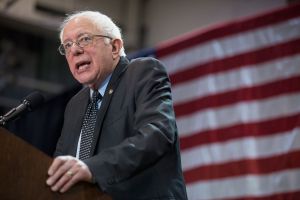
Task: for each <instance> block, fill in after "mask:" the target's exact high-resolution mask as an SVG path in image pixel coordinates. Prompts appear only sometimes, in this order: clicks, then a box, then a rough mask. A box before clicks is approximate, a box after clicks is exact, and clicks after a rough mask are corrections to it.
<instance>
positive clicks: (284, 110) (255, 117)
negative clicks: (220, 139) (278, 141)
mask: <svg viewBox="0 0 300 200" xmlns="http://www.w3.org/2000/svg"><path fill="white" fill-rule="evenodd" d="M299 102H300V93H294V94H289V95H287V94H285V95H278V96H275V97H271V98H266V99H263V100H254V101H245V102H239V103H236V104H230V105H229V106H223V107H220V108H210V109H206V110H201V111H199V112H195V113H193V114H191V115H186V116H184V117H177V120H176V121H177V125H178V130H179V133H180V137H186V136H190V135H193V134H195V133H199V132H201V131H204V130H211V129H219V128H223V127H227V126H231V125H235V124H239V123H250V122H257V121H261V120H266V119H270V118H276V117H284V116H289V115H293V114H296V113H299V112H300V106H299Z"/></svg>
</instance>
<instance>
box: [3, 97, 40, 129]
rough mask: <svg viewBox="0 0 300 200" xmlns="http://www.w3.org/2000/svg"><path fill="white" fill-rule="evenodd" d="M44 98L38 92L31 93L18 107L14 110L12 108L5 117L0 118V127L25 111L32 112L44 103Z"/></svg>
mask: <svg viewBox="0 0 300 200" xmlns="http://www.w3.org/2000/svg"><path fill="white" fill-rule="evenodd" d="M44 101H45V98H44V96H43V95H41V94H40V93H39V92H33V93H31V94H29V95H28V96H27V97H25V99H24V100H23V101H22V103H21V104H20V105H18V106H17V107H15V108H12V109H11V110H10V111H8V112H7V113H6V114H5V115H3V116H0V125H1V126H4V125H5V124H6V123H7V122H8V121H11V120H14V119H16V118H17V117H18V116H20V115H21V114H23V113H25V112H26V111H32V110H34V109H35V108H37V107H39V106H40V105H41V104H42V103H44Z"/></svg>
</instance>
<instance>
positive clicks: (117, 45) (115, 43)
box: [111, 39, 123, 59]
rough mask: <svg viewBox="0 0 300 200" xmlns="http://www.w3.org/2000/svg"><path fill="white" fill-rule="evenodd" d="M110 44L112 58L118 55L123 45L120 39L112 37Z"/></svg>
mask: <svg viewBox="0 0 300 200" xmlns="http://www.w3.org/2000/svg"><path fill="white" fill-rule="evenodd" d="M111 46H112V56H113V59H115V58H117V57H119V53H120V51H121V48H122V47H123V42H122V41H121V40H120V39H114V40H112V41H111Z"/></svg>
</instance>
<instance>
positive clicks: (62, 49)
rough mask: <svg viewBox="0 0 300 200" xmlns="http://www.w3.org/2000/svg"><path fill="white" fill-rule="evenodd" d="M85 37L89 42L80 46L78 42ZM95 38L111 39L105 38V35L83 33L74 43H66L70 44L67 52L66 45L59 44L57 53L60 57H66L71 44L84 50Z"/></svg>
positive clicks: (71, 41)
mask: <svg viewBox="0 0 300 200" xmlns="http://www.w3.org/2000/svg"><path fill="white" fill-rule="evenodd" d="M86 35H87V36H88V37H89V38H91V41H90V42H87V43H86V44H84V45H82V44H80V42H79V41H78V40H79V39H81V38H84V37H83V36H86ZM95 37H103V38H108V39H110V40H112V39H113V38H112V37H110V36H107V35H100V34H90V33H84V34H82V35H81V36H79V37H78V38H77V39H76V40H75V41H73V40H70V41H68V42H67V43H69V42H70V47H69V49H68V50H66V48H65V45H66V43H61V44H60V45H59V46H58V49H57V50H58V52H59V53H60V54H61V55H63V56H64V55H67V54H68V53H69V52H70V51H71V48H72V46H73V44H76V45H77V46H78V47H80V48H84V47H86V46H88V45H89V44H92V43H93V41H94V38H95Z"/></svg>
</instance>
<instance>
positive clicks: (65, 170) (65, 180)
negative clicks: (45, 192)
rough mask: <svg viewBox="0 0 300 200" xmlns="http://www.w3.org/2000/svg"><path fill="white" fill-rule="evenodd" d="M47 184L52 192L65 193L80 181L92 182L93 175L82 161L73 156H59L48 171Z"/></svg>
mask: <svg viewBox="0 0 300 200" xmlns="http://www.w3.org/2000/svg"><path fill="white" fill-rule="evenodd" d="M48 175H49V178H48V179H47V181H46V183H47V185H49V186H50V187H51V190H52V191H55V192H56V191H60V192H62V193H63V192H65V191H67V190H68V189H70V188H71V187H72V186H73V185H74V184H75V183H77V182H79V181H86V182H92V173H91V171H90V170H89V168H88V166H87V165H86V164H85V163H84V162H82V161H81V160H79V159H77V158H74V157H72V156H58V157H56V158H55V159H54V161H53V162H52V164H51V166H50V167H49V170H48Z"/></svg>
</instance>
